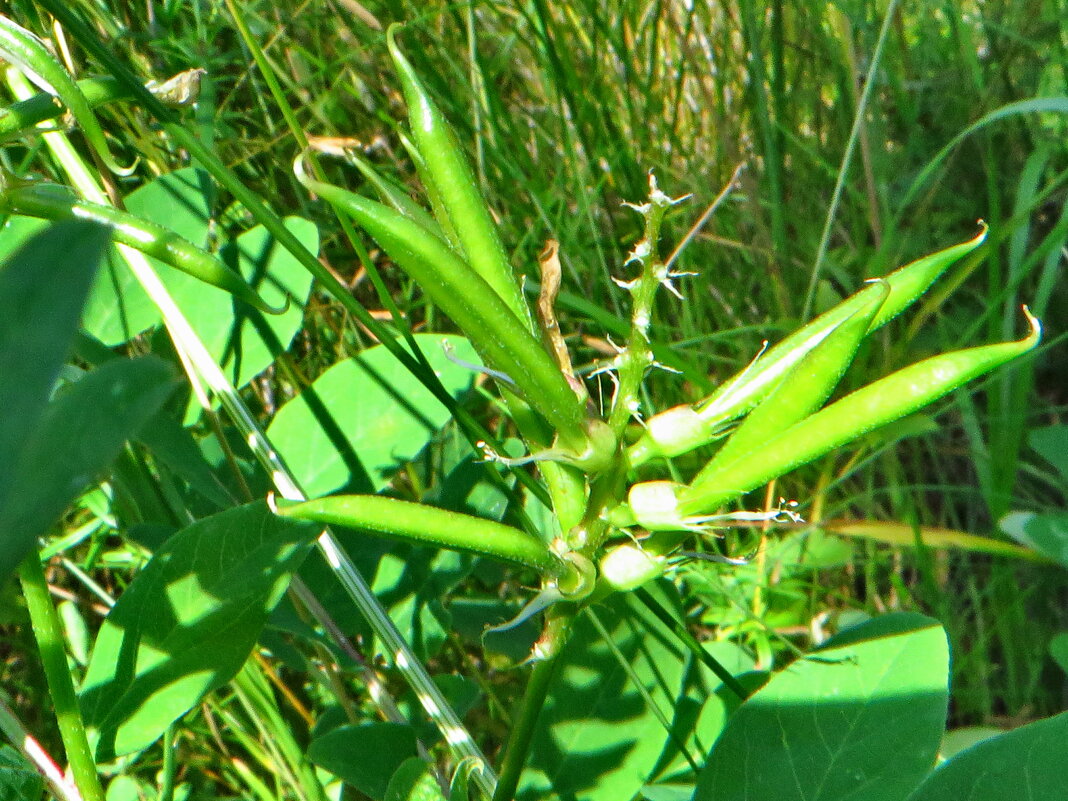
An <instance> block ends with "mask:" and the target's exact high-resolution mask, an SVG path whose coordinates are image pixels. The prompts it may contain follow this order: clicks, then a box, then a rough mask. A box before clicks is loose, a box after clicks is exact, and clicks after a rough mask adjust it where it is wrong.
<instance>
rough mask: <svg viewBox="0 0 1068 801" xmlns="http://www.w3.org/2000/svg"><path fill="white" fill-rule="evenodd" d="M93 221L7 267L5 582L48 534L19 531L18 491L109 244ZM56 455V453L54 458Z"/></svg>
mask: <svg viewBox="0 0 1068 801" xmlns="http://www.w3.org/2000/svg"><path fill="white" fill-rule="evenodd" d="M107 242H108V237H107V231H106V230H104V229H103V228H100V227H98V226H95V225H91V224H88V223H74V222H72V223H64V224H60V225H53V226H50V227H49V228H48V229H47V230H46V231H45V232H44V233H41V234H39V235H37V236H35V237H33V238H32V239H30V240H29V241H27V242H26V244H25V245H24V246H23V247H22V248H21V249H20V250H18V251H17V252H15V253H14V254H12V255H11V256H9V257H8V258H7V259H6V261H5V263H4V265H3V267H0V409H2V410H3V413H2V414H0V532H3V533H2V534H0V580H2V579H3V578H4V576H5V575H6V574H7V572H8V571H9V570H11V569H13V568H14V566H15V565H16V564H18V562H19V561H20V560H21V559H22V556H23V555H24V554H25V552H26V550H27V549H28V548H29V547H30V545H31V544H32V542H33V537H35V536H36V535H37V534H39V533H40V531H41V530H42V529H43V528H44V526H47V525H48V524H49V523H50V522H51V521H50V520H48V521H45V522H44V524H43V525H42V526H41V528H40V529H35V530H27V531H18V530H16V529H15V528H14V526H13V523H14V521H15V510H14V509H11V508H10V507H9V503H10V504H15V503H16V502H20V501H22V500H24V499H20V498H18V497H17V495H16V492H17V487H18V486H19V482H20V481H21V480H22V479H23V478H24V475H23V474H24V473H25V470H26V467H25V461H24V460H25V459H26V458H27V457H28V456H29V451H28V449H30V448H32V447H33V444H32V443H33V438H34V437H35V435H36V434H37V432H38V431H39V429H40V426H41V425H42V422H43V421H42V416H43V415H44V414H45V409H46V406H47V402H48V396H49V393H50V392H51V391H52V388H53V385H54V384H55V382H56V380H57V378H58V377H59V372H60V369H61V368H62V366H63V364H64V362H65V361H66V358H67V354H68V352H69V351H70V349H71V344H72V342H73V340H74V335H75V333H76V332H77V330H78V323H79V320H80V318H81V314H82V305H83V304H84V303H85V297H86V294H87V293H88V291H89V287H90V285H91V283H92V279H93V274H94V273H95V272H96V267H97V264H98V263H99V261H100V257H101V255H102V254H103V252H104V249H105V247H106V246H107ZM54 455H55V454H54Z"/></svg>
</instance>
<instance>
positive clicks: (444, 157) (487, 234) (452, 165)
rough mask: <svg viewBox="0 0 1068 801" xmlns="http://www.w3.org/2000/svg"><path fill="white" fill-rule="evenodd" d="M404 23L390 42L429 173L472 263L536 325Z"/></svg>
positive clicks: (393, 28) (414, 135)
mask: <svg viewBox="0 0 1068 801" xmlns="http://www.w3.org/2000/svg"><path fill="white" fill-rule="evenodd" d="M399 27H400V25H398V24H394V25H391V26H390V27H389V30H388V31H387V32H386V43H387V45H388V47H389V53H390V55H391V56H392V57H393V63H394V65H395V66H396V69H397V75H398V76H399V77H400V80H401V85H402V87H403V89H404V98H405V101H406V102H407V104H408V120H409V124H410V126H411V131H412V138H413V139H414V140H415V144H416V147H417V148H418V150H419V154H420V156H422V160H423V165H424V166H425V168H426V175H427V177H428V178H429V179H430V181H431V182H432V183H433V185H434V189H435V190H436V191H437V194H438V196H439V198H440V200H441V204H442V207H443V208H444V211H445V213H446V214H447V215H448V218H449V220H450V222H451V223H452V229H453V230H455V232H456V236H457V239H458V240H459V244H460V246H461V247H462V248H463V252H464V255H465V256H466V257H467V260H468V262H469V263H470V265H471V267H472V269H474V271H475V272H476V273H478V274H479V275H480V276H481V277H482V279H483V280H484V281H485V282H486V283H487V284H489V285H490V286H491V287H493V291H494V292H496V293H497V294H498V295H499V296H500V297H501V299H502V300H503V301H504V302H505V305H506V306H507V307H508V308H509V309H511V310H512V313H513V314H515V315H516V317H518V318H519V319H520V320H522V321H523V323H524V324H525V325H526V326H527V327H528V328H530V329H531V330H533V328H532V326H533V323H532V320H531V317H530V311H529V309H528V307H527V305H526V301H525V300H524V298H523V293H522V291H521V290H520V288H519V281H518V280H517V279H516V275H515V271H514V270H513V269H512V265H511V264H509V263H508V258H507V256H506V255H505V252H504V246H503V245H502V244H501V240H500V237H499V236H498V235H497V227H496V226H495V225H494V223H493V218H492V217H491V216H490V213H489V210H488V209H487V207H486V201H485V200H484V199H483V198H482V194H481V192H479V190H478V186H477V185H476V183H475V179H474V175H473V174H472V173H471V169H470V167H468V165H467V161H466V159H465V158H464V155H463V151H462V150H461V148H460V145H459V142H457V140H456V135H455V134H454V133H453V131H452V128H451V127H450V126H449V124H448V122H447V121H446V120H445V117H444V116H443V115H442V113H441V111H440V110H439V109H438V108H437V106H436V105H435V104H434V102H433V101H432V100H431V99H430V95H429V94H427V91H426V89H425V88H424V87H423V84H422V81H420V80H419V76H418V75H416V73H415V70H414V69H413V68H412V65H411V63H409V61H408V59H407V58H405V56H404V54H403V53H402V52H401V50H400V48H399V47H398V46H397V40H396V33H397V29H398V28H399Z"/></svg>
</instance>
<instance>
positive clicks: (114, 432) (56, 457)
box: [0, 356, 174, 563]
mask: <svg viewBox="0 0 1068 801" xmlns="http://www.w3.org/2000/svg"><path fill="white" fill-rule="evenodd" d="M173 390H174V382H173V371H172V370H171V367H170V365H168V364H167V363H166V362H164V361H162V360H160V359H157V358H156V357H154V356H142V357H140V358H138V359H116V360H115V361H113V362H110V363H108V364H106V365H104V366H103V367H99V368H97V369H96V370H93V371H92V372H90V373H87V374H86V375H85V376H84V377H82V378H81V379H79V380H78V381H77V382H75V383H74V384H71V385H70V386H67V387H64V388H63V389H61V390H60V391H59V392H58V393H57V395H56V398H55V400H53V401H52V403H50V404H49V405H48V408H47V409H46V411H45V413H44V416H43V417H42V418H41V421H40V423H39V425H38V427H37V430H36V431H35V432H34V435H33V437H32V438H31V439H30V441H29V442H28V443H27V445H26V448H25V450H24V452H23V458H22V459H21V461H20V463H19V474H18V476H17V477H16V478H15V480H14V491H13V492H12V494H11V498H10V500H9V502H8V503H7V504H6V506H5V507H4V509H3V510H2V511H0V530H3V531H4V532H5V537H4V539H3V541H2V542H0V557H2V558H0V563H5V562H7V559H8V555H9V554H12V553H14V556H16V557H17V556H18V555H19V554H20V553H25V551H26V550H27V549H28V548H29V547H30V546H31V545H32V544H33V542H34V540H35V539H36V538H37V537H38V536H40V535H41V534H42V533H43V532H44V531H45V530H46V529H47V528H48V527H49V526H50V525H52V523H54V522H55V521H56V519H57V518H58V517H59V516H60V515H61V514H62V513H63V512H64V510H65V509H66V508H67V507H68V506H69V505H70V503H71V501H73V500H74V499H75V498H76V497H77V496H78V494H79V493H81V492H82V491H83V490H84V489H85V488H86V487H87V486H88V485H89V484H90V483H92V482H93V481H95V480H96V479H97V478H98V477H99V475H100V474H101V473H102V472H103V471H104V470H105V468H107V466H108V465H109V464H110V463H111V462H112V461H113V460H114V459H115V457H116V456H118V455H119V451H120V450H121V448H122V445H123V443H124V442H125V441H126V440H127V439H128V438H129V437H132V436H134V435H135V434H136V433H137V431H138V430H139V429H140V428H141V426H143V425H144V424H145V422H146V421H147V420H148V419H149V418H151V417H152V415H154V414H155V413H156V411H157V410H158V409H159V408H160V407H161V406H162V405H163V402H164V401H165V400H166V399H167V396H168V395H170V394H171V392H172V391H173Z"/></svg>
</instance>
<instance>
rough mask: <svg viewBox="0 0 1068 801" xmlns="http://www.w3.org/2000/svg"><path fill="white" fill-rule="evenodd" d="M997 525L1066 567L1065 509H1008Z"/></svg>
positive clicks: (1067, 532)
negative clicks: (1021, 510) (1027, 510)
mask: <svg viewBox="0 0 1068 801" xmlns="http://www.w3.org/2000/svg"><path fill="white" fill-rule="evenodd" d="M998 527H999V528H1000V529H1001V530H1002V531H1004V532H1005V533H1006V534H1008V535H1009V536H1010V537H1012V538H1013V539H1014V540H1016V541H1017V542H1019V543H1020V544H1022V545H1026V546H1027V547H1028V548H1034V549H1035V550H1036V551H1038V552H1039V553H1041V554H1043V555H1045V556H1048V557H1049V558H1050V559H1052V560H1053V561H1055V562H1057V563H1059V564H1061V565H1063V566H1064V567H1068V512H1044V513H1042V514H1036V513H1034V512H1009V514H1007V515H1005V516H1004V517H1003V518H1001V520H1000V521H998Z"/></svg>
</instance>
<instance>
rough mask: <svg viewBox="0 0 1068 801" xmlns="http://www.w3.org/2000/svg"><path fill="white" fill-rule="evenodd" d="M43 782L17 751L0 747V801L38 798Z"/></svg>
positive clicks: (41, 791)
mask: <svg viewBox="0 0 1068 801" xmlns="http://www.w3.org/2000/svg"><path fill="white" fill-rule="evenodd" d="M43 792H44V781H43V780H42V779H41V777H40V775H39V774H38V773H37V771H36V770H34V768H33V765H31V764H30V763H29V762H27V761H26V759H25V757H23V756H22V754H20V753H19V752H18V751H16V750H15V749H14V748H12V747H11V746H10V745H6V744H5V745H0V801H25V799H27V798H40V797H41V793H43Z"/></svg>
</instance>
